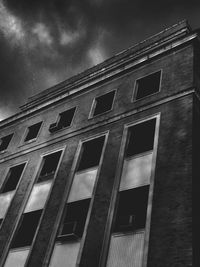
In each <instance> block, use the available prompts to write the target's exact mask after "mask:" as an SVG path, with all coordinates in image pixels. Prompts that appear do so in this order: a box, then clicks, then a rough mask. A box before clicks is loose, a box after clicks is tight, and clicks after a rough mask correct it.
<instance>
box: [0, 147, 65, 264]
mask: <svg viewBox="0 0 200 267" xmlns="http://www.w3.org/2000/svg"><path fill="white" fill-rule="evenodd" d="M60 150H61V151H62V153H61V156H60V159H59V163H58V166H57V167H59V166H60V164H61V161H62V158H63V156H64V152H65V150H66V145H65V146H62V147H59V148H57V149H56V150H51V151H48V152H45V153H43V154H41V155H40V162H39V164H38V166H39V167H38V166H37V169H36V171H35V173H34V178H33V179H32V183H31V186H30V187H31V188H30V189H29V191H28V192H26V195H25V197H24V199H25V200H24V202H23V204H22V206H21V210H20V212H19V214H18V216H17V219H16V224H15V226H14V230H13V232H12V234H11V237H10V239H9V242H8V246H7V247H8V249H7V251H5V252H4V254H3V255H2V261H0V263H3V264H5V261H6V259H7V256H8V254H9V251H10V250H12V248H11V243H12V240H13V238H14V235H15V232H16V231H17V230H18V228H19V226H20V221H21V217H22V216H23V214H24V211H25V208H26V205H27V203H28V200H29V197H30V195H31V192H32V190H33V187H34V185H35V183H37V177H38V173H39V170H40V166H41V162H42V159H43V156H45V155H48V154H51V153H54V152H57V151H60ZM57 173H58V168H57V169H56V171H55V173H54V177H53V178H52V184H51V187H50V190H49V194H48V196H47V199H46V202H45V205H44V207H43V209H42V213H41V216H40V219H39V222H38V226H37V228H36V231H35V235H34V238H33V241H32V244H31V246H30V249H29V253H28V256H27V259H26V263H27V262H28V260H29V257H30V254H31V251H32V249H33V246H34V243H35V239H36V237H37V234H38V231H39V227H40V224H41V221H42V219H43V216H44V211H45V210H46V206H47V203H48V201H49V198H50V196H51V192H52V189H53V185H54V182H55V179H56V176H57ZM4 218H5V217H4ZM13 250H20V248H19V249H13ZM26 263H25V266H26Z"/></svg>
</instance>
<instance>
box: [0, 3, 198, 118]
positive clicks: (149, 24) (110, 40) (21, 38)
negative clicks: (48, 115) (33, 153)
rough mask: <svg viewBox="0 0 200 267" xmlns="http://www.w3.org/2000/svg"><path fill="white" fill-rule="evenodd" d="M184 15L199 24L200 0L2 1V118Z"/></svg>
mask: <svg viewBox="0 0 200 267" xmlns="http://www.w3.org/2000/svg"><path fill="white" fill-rule="evenodd" d="M183 19H187V20H188V21H189V23H190V25H191V26H192V27H193V28H194V29H195V28H199V27H200V1H199V0H190V1H189V0H188V1H184V0H165V1H162V0H160V1H159V0H155V1H148V0H71V1H70V0H0V120H1V119H5V118H6V117H8V116H11V115H13V114H14V113H16V112H19V106H20V105H22V104H23V103H25V101H26V99H27V97H29V96H31V95H34V94H36V93H38V92H40V91H42V90H44V89H46V88H48V87H50V86H53V85H55V84H57V83H59V82H61V81H63V80H65V79H67V78H68V77H70V76H72V75H74V74H77V73H79V72H81V71H83V70H85V69H87V68H89V67H91V66H93V65H96V64H98V63H100V62H101V61H103V60H104V59H107V58H108V57H110V56H112V55H114V54H115V53H118V52H119V51H121V50H123V49H126V48H128V47H130V46H131V45H134V44H135V43H137V42H139V41H142V40H143V39H145V38H147V37H149V36H151V35H152V34H155V33H157V32H159V31H161V30H163V29H164V28H166V27H169V26H171V25H173V24H175V23H177V22H178V21H180V20H183Z"/></svg>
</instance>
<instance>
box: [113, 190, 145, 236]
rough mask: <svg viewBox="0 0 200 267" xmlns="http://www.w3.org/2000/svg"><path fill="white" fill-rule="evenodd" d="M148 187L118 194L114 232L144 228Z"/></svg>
mask: <svg viewBox="0 0 200 267" xmlns="http://www.w3.org/2000/svg"><path fill="white" fill-rule="evenodd" d="M148 193H149V186H141V187H138V188H134V189H130V190H126V191H122V192H120V196H119V204H118V208H117V215H116V220H115V226H114V232H127V231H136V230H139V229H144V228H145V223H146V211H147V202H148Z"/></svg>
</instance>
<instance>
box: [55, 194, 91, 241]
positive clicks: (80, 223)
mask: <svg viewBox="0 0 200 267" xmlns="http://www.w3.org/2000/svg"><path fill="white" fill-rule="evenodd" d="M89 205H90V199H85V200H80V201H75V202H72V203H68V204H67V205H66V212H65V216H64V220H63V223H62V225H61V229H60V233H59V236H58V239H61V240H63V241H64V240H69V239H77V238H81V237H82V235H83V231H84V227H85V221H86V218H87V213H88V209H89Z"/></svg>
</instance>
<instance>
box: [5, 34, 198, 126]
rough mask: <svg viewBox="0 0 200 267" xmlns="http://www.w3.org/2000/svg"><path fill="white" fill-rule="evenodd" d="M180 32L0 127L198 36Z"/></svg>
mask: <svg viewBox="0 0 200 267" xmlns="http://www.w3.org/2000/svg"><path fill="white" fill-rule="evenodd" d="M182 34H183V29H181V33H180V32H176V33H175V35H173V40H172V38H170V40H169V39H168V41H167V42H166V38H165V41H164V43H163V42H159V43H155V44H152V45H151V46H149V47H146V48H144V49H143V50H140V51H138V53H134V54H132V53H131V54H129V53H127V55H126V56H125V57H123V58H121V60H118V61H117V62H115V63H113V64H110V65H109V66H108V67H107V68H105V67H104V68H101V69H99V70H98V71H97V72H94V73H91V74H89V76H87V75H85V76H84V77H83V79H84V82H83V80H81V81H80V80H77V81H76V82H74V83H72V84H71V85H70V86H69V87H68V90H66V88H64V87H62V88H60V89H59V91H58V92H55V94H59V95H57V96H56V95H54V94H53V95H52V98H51V99H49V100H48V99H47V100H45V102H43V103H38V104H35V106H31V105H30V106H29V107H28V106H27V109H24V110H23V111H22V112H19V113H18V114H16V115H14V116H12V117H10V118H7V119H5V120H3V121H1V122H0V128H2V127H5V126H7V125H9V124H10V123H12V122H15V121H17V120H20V119H23V118H25V117H26V116H29V115H31V114H33V113H35V112H38V111H40V110H41V109H43V108H46V107H47V106H50V105H52V104H55V103H57V102H58V101H61V100H63V99H65V98H67V97H69V96H71V95H73V94H76V93H79V92H81V91H83V90H86V89H88V88H89V87H91V86H94V85H97V84H98V83H100V82H102V81H106V80H109V79H111V78H114V77H116V76H117V75H119V74H121V73H124V72H126V71H128V70H130V69H131V68H133V67H136V66H137V65H139V64H141V63H144V62H146V61H148V60H151V59H153V58H155V57H157V56H159V55H162V54H163V53H166V52H168V51H170V50H172V49H174V48H177V47H179V46H181V45H183V44H186V43H188V42H190V41H192V40H194V39H195V38H198V35H197V33H191V34H187V35H186V33H185V30H184V36H182ZM180 35H181V36H180ZM177 36H179V38H177ZM125 52H126V51H125ZM125 52H122V53H125ZM100 65H101V64H100ZM72 78H73V77H72ZM50 89H51V88H50ZM27 105H28V104H27Z"/></svg>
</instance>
